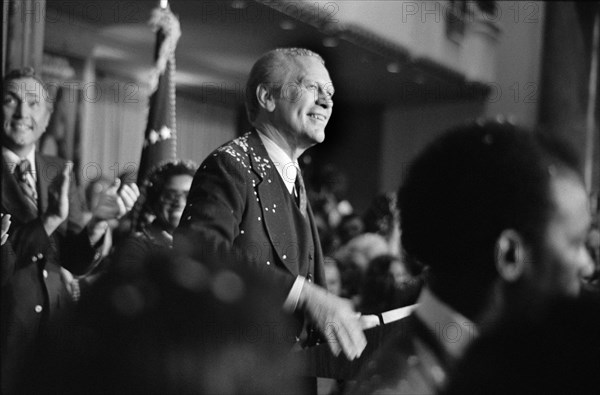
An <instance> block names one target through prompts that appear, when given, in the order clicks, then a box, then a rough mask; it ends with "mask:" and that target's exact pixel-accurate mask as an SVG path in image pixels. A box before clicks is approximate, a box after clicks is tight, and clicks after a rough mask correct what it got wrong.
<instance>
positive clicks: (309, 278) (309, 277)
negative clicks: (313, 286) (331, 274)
mask: <svg viewBox="0 0 600 395" xmlns="http://www.w3.org/2000/svg"><path fill="white" fill-rule="evenodd" d="M306 279H307V280H308V282H309V283H312V280H313V275H312V273H308V276H306Z"/></svg>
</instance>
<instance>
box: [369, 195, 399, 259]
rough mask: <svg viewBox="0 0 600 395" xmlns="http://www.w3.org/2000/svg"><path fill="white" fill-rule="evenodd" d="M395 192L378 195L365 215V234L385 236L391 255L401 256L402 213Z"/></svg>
mask: <svg viewBox="0 0 600 395" xmlns="http://www.w3.org/2000/svg"><path fill="white" fill-rule="evenodd" d="M397 201H398V198H397V194H396V193H395V192H388V193H384V194H381V195H378V196H376V197H375V199H373V202H372V203H371V205H370V206H369V208H368V209H367V210H366V211H365V213H364V215H363V221H364V224H365V232H368V233H377V234H378V235H381V236H383V237H384V238H385V239H386V240H387V242H388V245H389V246H390V254H392V255H396V256H400V212H399V211H398V202H397Z"/></svg>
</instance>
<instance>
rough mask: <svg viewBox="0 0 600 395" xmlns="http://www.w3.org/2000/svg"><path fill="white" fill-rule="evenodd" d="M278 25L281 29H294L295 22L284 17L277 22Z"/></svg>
mask: <svg viewBox="0 0 600 395" xmlns="http://www.w3.org/2000/svg"><path fill="white" fill-rule="evenodd" d="M279 27H280V28H282V29H283V30H294V29H295V28H296V24H295V23H294V22H292V21H290V20H288V19H284V20H283V21H281V23H280V24H279Z"/></svg>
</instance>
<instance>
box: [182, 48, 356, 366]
mask: <svg viewBox="0 0 600 395" xmlns="http://www.w3.org/2000/svg"><path fill="white" fill-rule="evenodd" d="M332 96H333V85H332V82H331V78H330V77H329V73H328V72H327V69H326V68H325V66H324V62H323V59H322V58H321V57H320V56H319V55H317V54H315V53H313V52H311V51H309V50H306V49H298V48H287V49H278V50H273V51H270V52H268V53H266V54H265V55H263V56H262V57H261V58H260V59H259V60H258V61H257V62H256V63H255V65H254V66H253V68H252V71H251V72H250V76H249V78H248V82H247V86H246V109H247V114H248V118H249V120H250V122H251V124H252V125H253V126H254V130H252V131H250V132H248V133H246V134H244V135H243V136H241V137H239V138H237V139H235V140H233V141H230V142H228V143H226V144H224V145H223V146H221V147H220V148H218V149H217V150H215V151H214V152H213V153H212V154H210V155H209V156H208V158H207V159H206V160H205V161H204V163H202V164H201V165H200V168H199V170H198V172H197V173H196V175H195V177H194V181H193V183H192V188H191V190H190V194H189V197H188V201H187V206H186V208H185V210H184V213H183V216H182V220H181V222H180V225H179V227H178V229H177V230H176V232H175V240H174V242H175V247H179V248H183V249H185V250H187V252H188V253H189V254H191V255H192V256H193V257H195V258H197V259H199V260H202V261H207V260H211V259H212V258H213V257H211V255H212V254H215V253H216V252H218V251H220V252H223V251H225V252H226V253H227V254H237V255H239V258H240V261H241V262H242V264H243V266H245V267H246V268H249V269H250V270H252V271H253V272H254V273H259V275H260V276H261V277H262V278H264V279H265V280H266V281H268V282H269V284H270V286H271V287H272V288H273V289H275V290H276V291H277V294H278V295H279V296H280V299H279V300H277V301H274V302H275V303H280V304H281V305H282V306H283V307H284V309H285V310H287V311H288V312H289V313H293V314H295V316H296V317H297V318H298V319H297V320H296V327H295V328H294V329H293V330H291V331H288V330H287V329H285V328H275V330H276V332H275V333H274V336H275V338H274V341H284V338H285V337H286V336H285V335H288V334H291V335H295V336H296V339H298V341H300V342H302V340H305V344H310V343H311V338H312V337H313V336H314V332H313V331H311V330H310V329H308V330H307V328H310V326H307V325H305V324H307V323H308V322H310V323H311V324H314V326H316V328H317V329H318V330H319V331H320V332H321V333H322V334H323V335H324V336H325V337H326V338H327V340H328V344H329V347H330V348H331V350H332V352H333V353H334V354H336V355H337V354H339V353H340V352H343V353H344V355H346V357H347V358H349V359H354V358H355V357H357V356H359V355H360V353H361V352H362V350H363V348H364V347H365V345H366V342H365V338H364V335H363V333H362V329H361V324H360V320H359V317H358V314H357V313H355V312H354V310H353V308H352V306H351V304H350V302H349V301H347V300H343V299H341V298H339V297H337V296H334V295H331V294H328V293H327V292H326V291H325V289H324V288H323V286H324V285H325V277H324V273H323V254H322V252H321V246H320V244H319V239H318V235H317V229H316V226H315V221H314V218H313V213H312V210H311V208H310V205H309V204H307V201H306V191H305V190H304V183H303V180H302V176H301V174H300V171H299V167H298V157H299V156H300V155H301V154H302V153H303V152H304V151H305V150H306V149H308V148H310V147H312V146H313V145H315V144H318V143H320V142H322V141H323V140H324V138H325V126H326V125H327V122H328V121H329V118H330V116H331V112H332V108H333V100H332ZM305 318H307V319H308V320H307V319H305ZM303 328H304V330H303ZM292 337H294V336H292Z"/></svg>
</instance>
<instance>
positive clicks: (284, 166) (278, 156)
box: [258, 131, 299, 193]
mask: <svg viewBox="0 0 600 395" xmlns="http://www.w3.org/2000/svg"><path fill="white" fill-rule="evenodd" d="M258 137H260V139H261V141H262V143H263V144H264V146H265V149H266V150H267V154H268V155H269V158H270V159H271V161H272V162H273V164H274V165H275V168H276V169H277V173H279V176H280V177H281V179H282V180H283V182H284V183H285V186H286V187H287V189H288V192H289V193H292V191H293V189H294V183H295V182H296V175H297V174H298V169H299V165H298V162H297V161H293V160H292V159H291V158H290V157H289V156H288V154H286V153H285V151H284V150H283V149H281V147H280V146H278V145H277V144H276V143H275V142H274V141H273V140H271V139H270V138H269V137H267V136H266V135H265V134H263V133H261V132H260V131H259V132H258Z"/></svg>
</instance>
